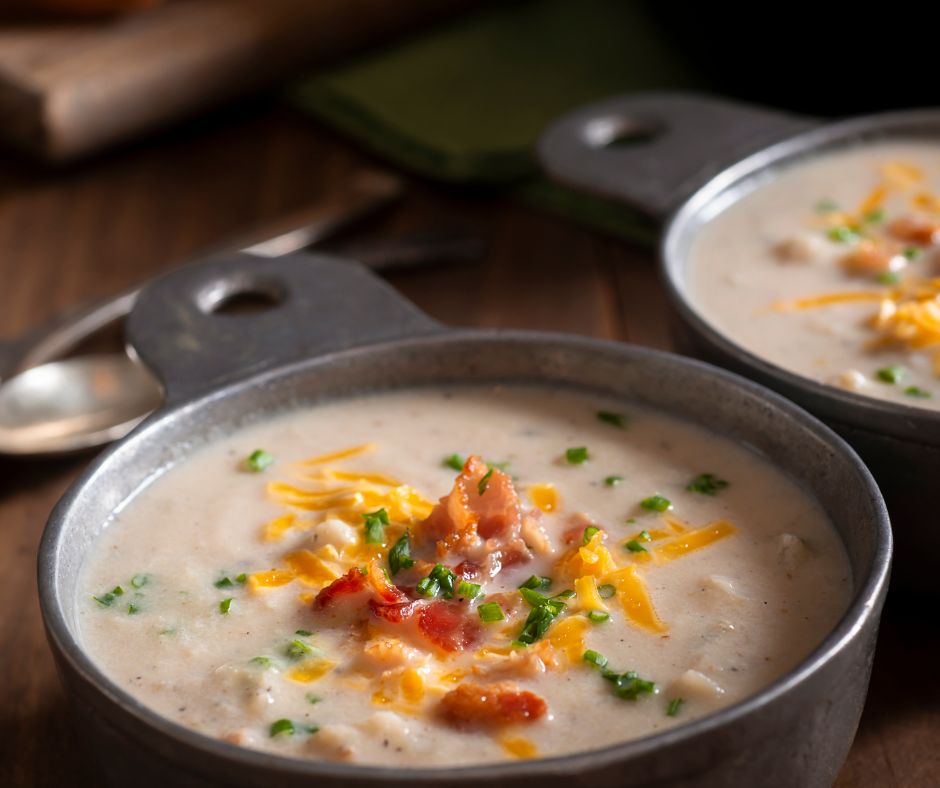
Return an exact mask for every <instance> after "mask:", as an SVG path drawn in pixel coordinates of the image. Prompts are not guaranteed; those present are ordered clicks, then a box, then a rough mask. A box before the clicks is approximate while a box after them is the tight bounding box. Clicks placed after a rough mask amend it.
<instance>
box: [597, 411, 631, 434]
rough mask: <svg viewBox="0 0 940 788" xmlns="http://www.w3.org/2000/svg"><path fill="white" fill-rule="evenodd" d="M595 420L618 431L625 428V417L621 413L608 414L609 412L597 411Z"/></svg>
mask: <svg viewBox="0 0 940 788" xmlns="http://www.w3.org/2000/svg"><path fill="white" fill-rule="evenodd" d="M597 418H598V419H599V420H600V421H603V422H604V423H605V424H611V425H613V426H614V427H617V428H618V429H621V430H622V429H625V428H626V424H625V423H624V418H625V417H624V415H623V414H622V413H610V412H609V411H605V410H599V411H598V412H597Z"/></svg>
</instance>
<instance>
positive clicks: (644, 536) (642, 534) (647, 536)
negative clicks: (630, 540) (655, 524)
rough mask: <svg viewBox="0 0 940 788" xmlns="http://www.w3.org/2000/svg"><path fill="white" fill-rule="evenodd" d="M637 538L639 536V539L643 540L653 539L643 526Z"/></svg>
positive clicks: (649, 540) (650, 540)
mask: <svg viewBox="0 0 940 788" xmlns="http://www.w3.org/2000/svg"><path fill="white" fill-rule="evenodd" d="M638 538H639V539H642V540H643V541H644V542H652V541H653V537H652V536H650V532H649V531H647V530H646V529H645V528H644V529H643V530H642V531H640V535H639V537H638Z"/></svg>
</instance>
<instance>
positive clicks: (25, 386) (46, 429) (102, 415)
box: [0, 354, 163, 455]
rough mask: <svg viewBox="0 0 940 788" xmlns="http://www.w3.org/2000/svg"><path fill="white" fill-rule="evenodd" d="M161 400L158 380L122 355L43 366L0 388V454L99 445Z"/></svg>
mask: <svg viewBox="0 0 940 788" xmlns="http://www.w3.org/2000/svg"><path fill="white" fill-rule="evenodd" d="M162 401H163V391H162V390H161V388H160V384H159V383H158V382H157V380H156V379H155V378H154V377H153V375H151V374H150V373H149V372H148V371H147V370H146V369H145V368H144V367H143V365H141V364H138V363H136V362H135V361H133V360H132V359H131V358H129V357H128V356H126V355H122V354H110V355H93V356H80V357H77V358H70V359H65V360H63V361H55V362H51V363H48V364H42V365H41V366H38V367H34V368H33V369H28V370H26V371H25V372H21V373H20V374H19V375H16V376H14V377H12V378H10V379H9V380H7V381H5V382H4V384H3V386H0V453H2V454H14V455H36V454H51V453H56V454H59V453H62V452H70V451H81V450H83V449H91V448H95V447H97V446H102V445H104V444H106V443H109V442H111V441H113V440H116V439H118V438H121V437H123V436H124V435H126V434H127V433H128V432H130V430H132V429H133V428H134V427H135V426H137V424H139V423H140V422H141V421H142V420H143V419H144V418H145V417H146V416H147V415H148V414H149V413H151V412H152V411H153V410H155V409H156V408H158V407H159V406H160V403H161V402H162Z"/></svg>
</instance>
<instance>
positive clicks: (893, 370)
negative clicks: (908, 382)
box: [876, 365, 906, 383]
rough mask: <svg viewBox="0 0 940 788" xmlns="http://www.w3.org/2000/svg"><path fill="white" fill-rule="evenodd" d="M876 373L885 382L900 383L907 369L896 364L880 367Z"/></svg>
mask: <svg viewBox="0 0 940 788" xmlns="http://www.w3.org/2000/svg"><path fill="white" fill-rule="evenodd" d="M876 374H877V375H878V379H879V380H880V381H882V382H884V383H900V382H901V378H903V377H904V375H905V374H906V371H905V369H904V367H899V366H897V365H894V366H890V367H885V368H884V369H879V370H878V372H877V373H876Z"/></svg>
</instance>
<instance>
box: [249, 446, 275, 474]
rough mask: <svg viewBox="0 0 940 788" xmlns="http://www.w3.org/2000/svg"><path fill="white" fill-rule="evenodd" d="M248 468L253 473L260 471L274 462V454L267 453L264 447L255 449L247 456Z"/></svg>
mask: <svg viewBox="0 0 940 788" xmlns="http://www.w3.org/2000/svg"><path fill="white" fill-rule="evenodd" d="M247 462H248V468H249V469H250V470H252V471H254V472H255V473H261V471H263V470H264V469H265V468H267V467H269V466H270V465H271V463H273V462H274V455H273V454H268V452H266V451H265V450H264V449H255V450H254V451H253V452H252V453H251V455H250V456H249V457H248V460H247Z"/></svg>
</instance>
